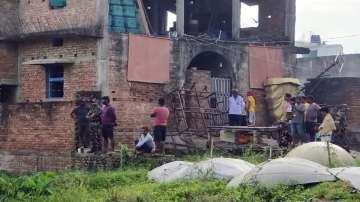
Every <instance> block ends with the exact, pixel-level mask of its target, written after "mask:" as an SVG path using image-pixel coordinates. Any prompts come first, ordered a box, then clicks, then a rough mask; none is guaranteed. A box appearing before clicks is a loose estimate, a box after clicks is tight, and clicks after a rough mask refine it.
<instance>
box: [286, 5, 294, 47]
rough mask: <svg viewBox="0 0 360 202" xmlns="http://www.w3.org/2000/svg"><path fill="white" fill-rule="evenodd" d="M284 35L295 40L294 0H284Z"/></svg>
mask: <svg viewBox="0 0 360 202" xmlns="http://www.w3.org/2000/svg"><path fill="white" fill-rule="evenodd" d="M285 4H286V5H285V36H287V37H289V39H290V41H291V42H294V41H295V23H296V0H287V1H285Z"/></svg>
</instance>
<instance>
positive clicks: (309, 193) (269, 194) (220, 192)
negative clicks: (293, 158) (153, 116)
mask: <svg viewBox="0 0 360 202" xmlns="http://www.w3.org/2000/svg"><path fill="white" fill-rule="evenodd" d="M205 158H206V156H204V155H193V156H186V157H184V159H185V160H191V161H199V160H202V159H205ZM243 159H245V160H249V161H251V162H253V163H260V162H262V161H264V160H265V157H264V156H263V155H261V154H246V155H244V156H243ZM153 164H154V163H153V162H150V161H143V162H136V165H135V164H133V163H132V164H131V165H126V166H125V168H123V169H119V170H114V171H109V172H105V171H102V172H82V171H69V172H65V173H53V172H44V173H37V174H34V175H28V176H19V177H16V176H10V175H6V174H0V201H7V202H8V201H9V202H15V201H24V202H25V201H26V202H42V201H50V202H92V201H94V202H95V201H96V202H97V201H100V202H117V201H119V202H123V201H130V202H153V201H154V202H165V201H181V202H188V201H194V202H208V201H209V202H211V201H216V202H219V201H276V202H277V201H279V202H282V201H311V200H312V199H319V200H321V201H360V194H359V193H357V192H355V191H354V189H352V188H351V187H350V186H348V185H347V184H346V183H343V182H329V183H322V184H317V185H311V186H295V187H294V186H293V187H288V186H277V187H274V188H271V189H269V188H264V187H259V186H241V187H239V188H236V189H234V188H231V189H230V188H227V187H226V184H227V183H226V182H223V181H218V180H194V181H179V182H174V183H168V184H158V183H154V182H151V181H149V180H147V172H148V170H149V169H151V165H153Z"/></svg>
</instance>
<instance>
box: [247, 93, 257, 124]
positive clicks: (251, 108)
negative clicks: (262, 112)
mask: <svg viewBox="0 0 360 202" xmlns="http://www.w3.org/2000/svg"><path fill="white" fill-rule="evenodd" d="M246 110H247V112H248V116H249V117H248V119H249V126H255V124H256V115H255V113H256V100H255V96H254V93H253V92H251V91H249V92H248V93H247V97H246Z"/></svg>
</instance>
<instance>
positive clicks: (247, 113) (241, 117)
mask: <svg viewBox="0 0 360 202" xmlns="http://www.w3.org/2000/svg"><path fill="white" fill-rule="evenodd" d="M255 113H256V99H255V96H254V94H253V92H251V91H249V92H248V93H247V96H246V98H245V99H244V98H243V97H242V96H241V95H239V93H238V92H237V91H236V90H233V91H232V93H231V96H230V98H229V112H228V114H229V115H228V116H229V125H230V126H255V123H256V115H255Z"/></svg>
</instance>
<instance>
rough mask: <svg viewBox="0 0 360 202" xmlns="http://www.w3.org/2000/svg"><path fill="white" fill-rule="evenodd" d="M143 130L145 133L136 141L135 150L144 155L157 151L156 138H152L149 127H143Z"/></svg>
mask: <svg viewBox="0 0 360 202" xmlns="http://www.w3.org/2000/svg"><path fill="white" fill-rule="evenodd" d="M142 129H143V130H144V131H143V133H142V134H141V136H140V138H139V139H138V140H136V141H135V145H136V146H135V149H136V151H138V152H142V153H152V152H154V151H155V142H154V138H153V137H152V136H151V134H150V130H149V128H148V127H143V128H142Z"/></svg>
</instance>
